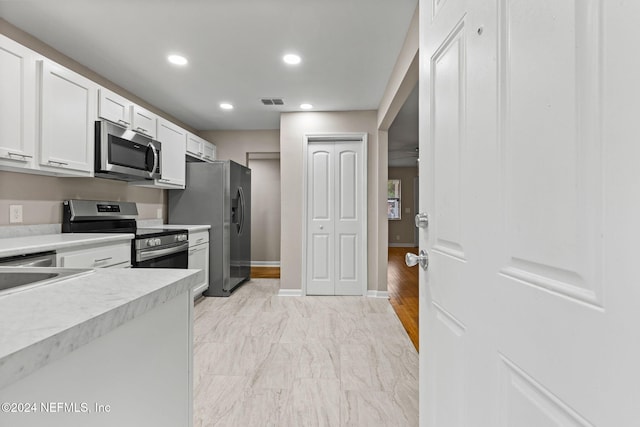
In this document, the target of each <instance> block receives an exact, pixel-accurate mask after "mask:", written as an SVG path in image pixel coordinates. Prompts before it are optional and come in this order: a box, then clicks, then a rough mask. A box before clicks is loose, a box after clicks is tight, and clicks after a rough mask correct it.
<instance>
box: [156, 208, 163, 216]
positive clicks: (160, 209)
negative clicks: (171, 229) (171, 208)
mask: <svg viewBox="0 0 640 427" xmlns="http://www.w3.org/2000/svg"><path fill="white" fill-rule="evenodd" d="M156 218H158V219H162V208H158V209H156Z"/></svg>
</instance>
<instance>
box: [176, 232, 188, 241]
mask: <svg viewBox="0 0 640 427" xmlns="http://www.w3.org/2000/svg"><path fill="white" fill-rule="evenodd" d="M178 240H179V241H181V242H184V241H185V240H187V235H186V234H181V235H180V236H179V237H178Z"/></svg>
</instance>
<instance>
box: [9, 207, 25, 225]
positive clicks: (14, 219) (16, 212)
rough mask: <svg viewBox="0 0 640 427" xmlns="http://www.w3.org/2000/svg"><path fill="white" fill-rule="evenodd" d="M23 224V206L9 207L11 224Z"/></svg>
mask: <svg viewBox="0 0 640 427" xmlns="http://www.w3.org/2000/svg"><path fill="white" fill-rule="evenodd" d="M20 222H22V205H9V223H11V224H17V223H20Z"/></svg>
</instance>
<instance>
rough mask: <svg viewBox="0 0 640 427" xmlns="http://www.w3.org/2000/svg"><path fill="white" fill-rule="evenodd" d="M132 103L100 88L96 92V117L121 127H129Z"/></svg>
mask: <svg viewBox="0 0 640 427" xmlns="http://www.w3.org/2000/svg"><path fill="white" fill-rule="evenodd" d="M132 107H133V103H132V102H131V101H129V100H128V99H126V98H124V97H122V96H120V95H118V94H117V93H113V92H111V91H110V90H109V89H105V88H100V90H99V91H98V117H99V118H101V119H105V120H108V121H110V122H112V123H115V124H117V125H120V126H123V127H129V126H131V109H132Z"/></svg>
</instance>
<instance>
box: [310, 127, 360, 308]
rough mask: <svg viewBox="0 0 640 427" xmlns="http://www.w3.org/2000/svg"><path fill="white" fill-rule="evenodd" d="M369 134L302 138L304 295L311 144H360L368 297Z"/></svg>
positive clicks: (333, 134) (329, 133) (311, 134)
mask: <svg viewBox="0 0 640 427" xmlns="http://www.w3.org/2000/svg"><path fill="white" fill-rule="evenodd" d="M368 135H369V134H368V133H367V132H341V133H333V132H316V133H306V134H304V136H303V138H302V144H303V147H304V149H303V150H302V155H303V159H302V175H303V177H304V178H303V184H302V185H303V187H302V194H303V197H302V204H303V206H302V221H303V222H304V224H303V225H302V277H301V280H302V281H301V283H302V289H301V291H302V295H306V294H307V227H308V225H309V224H308V221H307V215H308V212H307V206H308V203H307V178H308V177H307V157H308V154H309V142H310V141H311V143H314V142H340V141H344V142H358V141H360V143H361V144H362V156H363V168H362V169H363V170H362V175H363V180H362V182H363V183H364V187H365V188H364V191H363V192H362V206H363V207H364V212H365V215H363V218H362V223H361V224H360V225H361V230H360V231H361V233H362V245H363V247H364V248H365V250H364V251H363V253H362V257H363V260H362V266H363V272H362V275H363V277H362V296H366V295H367V281H368V265H369V263H368V255H369V247H368V246H367V230H368V228H367V218H368V216H369V205H368V199H367V191H368V189H369V176H368V175H367V173H368V158H369V157H368V155H369V154H368V152H367V146H368V139H367V138H368Z"/></svg>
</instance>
